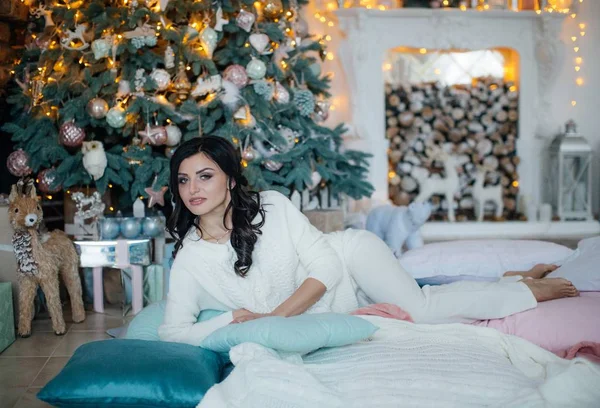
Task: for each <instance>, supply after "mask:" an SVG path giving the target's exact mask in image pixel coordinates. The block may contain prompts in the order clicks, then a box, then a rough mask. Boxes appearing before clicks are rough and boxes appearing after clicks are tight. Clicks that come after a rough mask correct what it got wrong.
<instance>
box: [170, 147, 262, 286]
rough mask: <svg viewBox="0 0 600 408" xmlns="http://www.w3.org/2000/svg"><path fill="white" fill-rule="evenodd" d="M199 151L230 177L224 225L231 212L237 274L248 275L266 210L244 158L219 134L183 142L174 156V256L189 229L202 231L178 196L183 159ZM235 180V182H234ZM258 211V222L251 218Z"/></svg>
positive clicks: (196, 220) (172, 169)
mask: <svg viewBox="0 0 600 408" xmlns="http://www.w3.org/2000/svg"><path fill="white" fill-rule="evenodd" d="M197 153H204V154H206V155H207V156H208V157H209V158H210V159H211V160H212V161H214V162H215V163H216V164H217V165H218V166H219V167H220V168H221V170H223V172H224V173H225V174H226V175H227V176H228V177H229V188H230V190H231V202H230V203H229V205H228V206H227V209H226V210H225V215H224V217H223V226H224V227H225V228H227V226H226V225H225V220H226V217H227V214H228V213H229V212H230V211H231V218H232V221H233V230H232V232H231V246H232V247H233V249H234V250H235V252H236V254H237V257H238V259H237V261H236V262H235V265H234V267H235V273H236V274H237V275H239V276H241V277H245V276H246V274H247V273H248V270H249V269H250V266H252V251H253V250H254V245H255V244H256V241H257V240H258V235H259V234H261V231H260V228H261V227H262V226H263V225H264V223H265V211H264V209H263V208H262V206H261V203H260V196H259V194H258V193H257V192H254V191H250V190H249V189H248V180H246V177H244V175H243V174H242V165H241V159H240V155H239V152H238V150H237V149H236V148H235V147H234V146H233V144H231V142H229V141H228V140H226V139H224V138H222V137H219V136H202V137H197V138H194V139H191V140H188V141H186V142H184V143H182V144H181V145H180V146H179V147H178V148H177V150H175V153H174V154H173V157H171V163H170V170H171V174H170V176H169V187H170V191H171V195H172V200H173V212H172V213H171V216H170V217H169V219H168V221H167V231H169V233H170V234H171V235H172V236H173V237H174V238H175V239H176V240H177V242H176V243H175V249H174V251H173V258H175V256H176V255H177V252H178V251H179V250H180V249H181V247H182V246H183V240H184V238H185V236H186V234H187V233H188V231H189V230H190V228H197V229H198V230H200V226H199V217H197V216H195V215H194V214H192V212H191V211H190V210H188V209H187V207H186V206H185V204H184V203H183V201H182V200H181V197H180V196H179V180H178V177H177V174H178V172H179V166H180V165H181V162H183V161H184V160H185V159H187V158H188V157H190V156H193V155H195V154H197ZM234 182H235V184H234ZM257 214H260V215H261V217H262V219H261V220H260V222H258V223H256V224H252V221H253V220H254V218H255V217H256V215H257Z"/></svg>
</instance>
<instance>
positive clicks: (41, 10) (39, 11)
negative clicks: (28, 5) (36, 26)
mask: <svg viewBox="0 0 600 408" xmlns="http://www.w3.org/2000/svg"><path fill="white" fill-rule="evenodd" d="M29 14H31V15H32V16H34V17H35V18H40V17H42V16H43V17H44V27H45V28H48V27H52V26H54V21H52V10H48V9H47V8H46V5H45V4H40V5H39V6H37V7H35V8H32V9H30V10H29Z"/></svg>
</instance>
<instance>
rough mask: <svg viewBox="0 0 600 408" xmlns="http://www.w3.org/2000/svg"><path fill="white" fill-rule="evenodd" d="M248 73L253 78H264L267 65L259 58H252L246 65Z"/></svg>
mask: <svg viewBox="0 0 600 408" xmlns="http://www.w3.org/2000/svg"><path fill="white" fill-rule="evenodd" d="M246 73H247V74H248V76H249V77H250V78H252V79H262V78H264V76H265V74H266V73H267V66H266V65H265V63H264V62H262V61H261V60H259V59H258V58H252V61H250V62H249V63H248V65H246Z"/></svg>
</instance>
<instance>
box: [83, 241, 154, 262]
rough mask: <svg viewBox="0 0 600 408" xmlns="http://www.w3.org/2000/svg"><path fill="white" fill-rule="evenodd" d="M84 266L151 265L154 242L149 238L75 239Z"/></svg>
mask: <svg viewBox="0 0 600 408" xmlns="http://www.w3.org/2000/svg"><path fill="white" fill-rule="evenodd" d="M75 248H76V249H77V253H78V254H79V263H80V265H81V266H82V267H92V268H93V267H100V266H112V267H115V268H119V267H120V266H123V265H124V266H127V265H150V264H151V263H152V243H151V241H150V240H149V239H134V240H117V241H75Z"/></svg>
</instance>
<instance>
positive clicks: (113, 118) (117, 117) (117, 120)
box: [106, 105, 126, 129]
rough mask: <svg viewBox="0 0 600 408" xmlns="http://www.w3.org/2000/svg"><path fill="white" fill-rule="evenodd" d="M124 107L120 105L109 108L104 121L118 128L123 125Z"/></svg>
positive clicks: (124, 119) (124, 118)
mask: <svg viewBox="0 0 600 408" xmlns="http://www.w3.org/2000/svg"><path fill="white" fill-rule="evenodd" d="M125 121H126V115H125V109H123V107H121V106H120V105H117V106H114V107H112V108H110V110H109V111H108V113H107V114H106V123H108V125H109V126H110V127H112V128H115V129H119V128H122V127H123V126H125Z"/></svg>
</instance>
